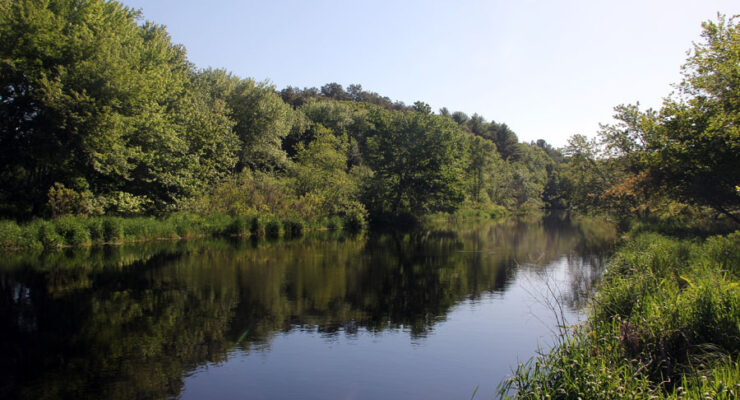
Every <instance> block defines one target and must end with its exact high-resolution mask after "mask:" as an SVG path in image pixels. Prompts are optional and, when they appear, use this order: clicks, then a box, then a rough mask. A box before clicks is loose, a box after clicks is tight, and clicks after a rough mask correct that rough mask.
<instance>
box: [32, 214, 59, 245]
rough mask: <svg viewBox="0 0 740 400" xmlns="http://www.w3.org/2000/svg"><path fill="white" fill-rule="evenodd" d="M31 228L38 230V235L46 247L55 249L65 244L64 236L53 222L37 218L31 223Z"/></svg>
mask: <svg viewBox="0 0 740 400" xmlns="http://www.w3.org/2000/svg"><path fill="white" fill-rule="evenodd" d="M29 228H30V229H31V230H32V231H36V235H37V236H36V237H37V238H38V241H39V242H40V243H41V245H42V246H43V247H44V249H55V248H57V247H59V246H61V245H63V244H64V238H63V237H62V236H61V235H60V234H59V233H58V232H57V229H56V227H55V226H54V224H53V223H52V222H49V221H43V220H36V221H34V222H32V223H31V224H29Z"/></svg>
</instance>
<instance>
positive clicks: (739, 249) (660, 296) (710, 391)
mask: <svg viewBox="0 0 740 400" xmlns="http://www.w3.org/2000/svg"><path fill="white" fill-rule="evenodd" d="M739 362H740V231H739V232H735V233H732V234H728V235H718V236H712V237H709V238H707V239H705V240H700V239H679V238H675V237H670V236H666V235H663V234H658V233H651V232H640V233H635V234H634V236H632V237H631V238H629V239H628V240H627V242H626V243H625V244H624V245H623V246H622V247H621V249H620V250H619V251H618V252H617V253H616V255H615V256H614V258H613V259H612V261H611V263H610V266H609V268H608V271H607V273H606V274H605V277H604V280H603V281H602V283H601V285H600V288H599V291H598V294H597V295H596V297H595V299H594V301H593V306H592V308H591V310H590V314H589V318H588V320H587V321H586V322H585V323H584V324H583V325H581V326H578V327H577V328H575V330H574V331H572V332H570V333H569V334H567V335H565V336H563V337H562V338H561V342H560V343H559V345H557V346H556V347H555V348H554V349H553V350H551V351H550V352H549V353H547V354H543V355H541V356H539V357H536V358H533V359H531V360H529V361H528V362H527V363H525V364H522V365H519V367H518V368H517V369H516V371H515V373H514V376H513V377H512V378H511V379H510V380H508V381H506V382H504V383H503V384H502V386H501V388H500V392H499V395H501V396H502V397H504V398H514V399H544V398H552V399H571V398H572V399H576V398H583V399H619V398H625V399H627V398H629V399H635V398H665V399H678V398H681V399H699V398H701V399H705V398H712V399H735V398H737V397H738V396H739V395H740V363H739Z"/></svg>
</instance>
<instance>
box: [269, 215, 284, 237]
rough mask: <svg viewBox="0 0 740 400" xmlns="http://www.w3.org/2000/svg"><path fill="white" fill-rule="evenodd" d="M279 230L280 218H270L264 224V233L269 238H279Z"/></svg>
mask: <svg viewBox="0 0 740 400" xmlns="http://www.w3.org/2000/svg"><path fill="white" fill-rule="evenodd" d="M281 230H282V226H281V224H280V220H278V219H277V218H271V219H270V220H268V221H267V224H265V234H266V236H267V237H268V238H270V239H277V238H279V237H280V231H281Z"/></svg>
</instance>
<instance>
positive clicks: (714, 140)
mask: <svg viewBox="0 0 740 400" xmlns="http://www.w3.org/2000/svg"><path fill="white" fill-rule="evenodd" d="M736 18H737V17H733V18H730V19H727V18H725V17H724V16H719V18H718V21H717V22H712V21H708V22H705V23H703V24H702V26H703V29H704V30H703V33H702V38H703V42H700V43H695V44H694V48H693V50H692V52H691V53H690V55H689V58H688V60H687V62H686V64H685V65H684V66H683V76H684V78H683V81H682V82H681V84H680V85H679V90H680V93H679V94H680V96H676V97H674V98H669V99H667V100H666V102H665V104H664V106H663V109H662V111H661V114H660V124H661V135H659V136H658V137H657V138H655V139H654V140H653V141H652V143H651V147H652V149H654V151H653V152H652V154H651V157H650V162H649V165H650V168H651V175H652V178H653V180H654V181H655V182H661V183H663V184H664V187H665V188H666V190H667V191H668V192H669V193H670V194H672V195H674V196H676V197H678V198H679V199H681V200H684V201H688V202H691V203H695V204H699V205H705V206H709V207H712V208H714V209H715V210H717V211H718V212H720V213H722V214H725V215H727V216H728V217H730V218H732V219H733V220H734V221H735V222H737V223H739V224H740V218H738V216H737V214H736V213H737V212H738V210H739V209H740V195H738V191H737V186H738V184H740V157H738V154H740V27H738V24H737V19H736Z"/></svg>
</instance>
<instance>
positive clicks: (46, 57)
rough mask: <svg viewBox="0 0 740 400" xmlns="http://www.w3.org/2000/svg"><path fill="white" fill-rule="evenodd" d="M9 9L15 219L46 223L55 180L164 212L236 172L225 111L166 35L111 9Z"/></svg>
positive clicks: (7, 187) (1, 155)
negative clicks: (42, 215)
mask: <svg viewBox="0 0 740 400" xmlns="http://www.w3.org/2000/svg"><path fill="white" fill-rule="evenodd" d="M0 5H1V7H0V8H1V9H2V12H0V38H2V40H0V202H2V203H5V204H11V205H12V206H11V209H8V210H5V212H6V213H11V214H15V215H19V214H38V213H39V212H41V210H42V208H43V206H44V204H45V203H46V200H47V199H46V197H47V192H48V191H49V189H50V188H51V187H52V185H53V184H54V183H55V182H58V183H61V184H64V185H67V186H79V187H81V188H82V187H85V188H89V189H90V190H92V192H93V193H94V194H95V195H96V196H98V198H99V199H100V200H101V201H102V202H106V203H107V204H108V206H110V207H111V208H112V209H113V210H115V209H116V207H117V205H116V199H121V198H122V196H123V198H128V199H137V200H135V201H134V202H135V203H139V204H148V205H149V206H151V207H153V209H155V210H164V209H168V208H171V207H173V206H176V205H177V204H178V202H179V201H180V200H182V199H183V198H185V197H188V196H190V195H192V194H193V193H195V192H197V191H198V190H200V189H202V188H203V187H205V186H207V185H208V184H209V183H210V182H213V181H214V180H217V179H218V178H219V177H220V176H222V175H223V174H225V173H226V172H227V171H228V170H230V169H231V168H232V166H233V163H234V154H233V153H234V150H233V149H234V148H235V146H234V143H233V135H232V133H231V121H230V120H229V119H228V118H227V117H226V115H225V113H224V111H225V108H224V104H223V103H222V102H206V101H203V98H204V96H203V95H202V93H200V92H199V90H200V88H199V87H198V85H197V84H195V83H194V81H193V74H192V66H191V64H190V63H189V62H188V61H187V59H186V58H185V51H184V49H183V48H182V47H180V46H177V45H173V44H172V43H171V41H170V37H169V36H168V34H167V32H166V31H165V30H164V28H163V27H161V26H157V25H152V24H150V23H145V24H143V25H139V24H137V22H136V21H137V19H138V18H139V14H138V13H137V12H135V11H133V10H131V9H129V8H126V7H123V6H122V5H121V4H120V3H117V2H109V1H103V0H90V1H75V0H47V1H7V0H4V1H2V2H1V3H0Z"/></svg>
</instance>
